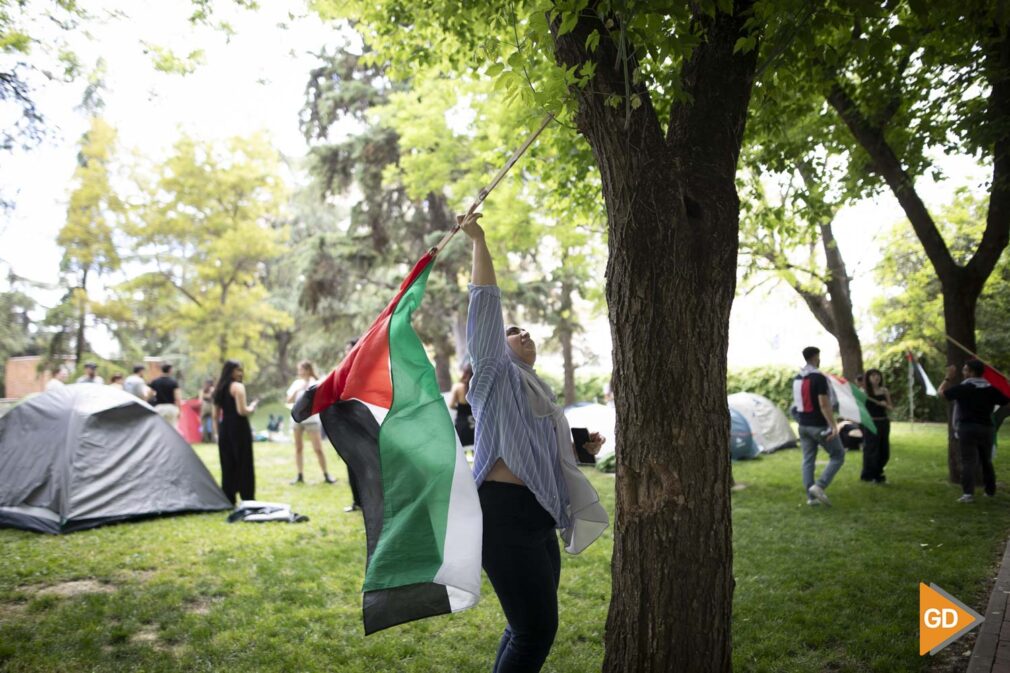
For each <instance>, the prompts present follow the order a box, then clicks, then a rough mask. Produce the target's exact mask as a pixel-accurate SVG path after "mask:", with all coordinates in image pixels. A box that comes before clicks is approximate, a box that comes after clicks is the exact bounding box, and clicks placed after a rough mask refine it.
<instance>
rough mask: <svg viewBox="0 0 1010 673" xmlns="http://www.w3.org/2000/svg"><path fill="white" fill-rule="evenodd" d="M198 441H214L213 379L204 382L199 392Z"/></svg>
mask: <svg viewBox="0 0 1010 673" xmlns="http://www.w3.org/2000/svg"><path fill="white" fill-rule="evenodd" d="M200 439H201V440H203V441H204V442H208V443H209V442H213V441H214V379H207V380H206V381H204V382H203V389H202V390H200Z"/></svg>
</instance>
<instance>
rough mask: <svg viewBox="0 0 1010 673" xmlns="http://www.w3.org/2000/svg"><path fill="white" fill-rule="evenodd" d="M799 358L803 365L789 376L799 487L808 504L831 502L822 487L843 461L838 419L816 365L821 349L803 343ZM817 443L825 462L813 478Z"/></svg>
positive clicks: (836, 472)
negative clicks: (799, 463) (800, 478)
mask: <svg viewBox="0 0 1010 673" xmlns="http://www.w3.org/2000/svg"><path fill="white" fill-rule="evenodd" d="M803 359H804V360H805V361H806V365H804V367H803V369H801V370H800V372H799V374H797V375H796V378H794V379H793V407H794V408H795V409H796V418H797V421H798V422H799V430H800V431H799V435H800V447H801V448H802V450H803V467H802V474H803V488H804V490H805V491H806V494H807V504H808V505H816V504H817V503H822V504H825V505H831V501H830V500H829V499H828V495H827V493H825V489H827V488H828V485H829V484H831V480H832V479H834V478H835V475H836V474H838V470H840V469H842V464H843V463H845V448H844V447H843V446H842V441H841V439H839V437H838V423H837V422H835V413H834V411H833V410H832V408H831V407H832V401H833V400H832V399H831V397H832V393H831V386H830V384H828V379H827V378H826V377H825V376H824V374H822V373H821V372H820V370H819V369H817V368H818V367H820V366H821V349H820V348H817V347H816V346H807V347H806V348H804V349H803ZM818 445H820V446H822V447H824V450H825V451H827V452H828V466H827V467H826V468H824V471H823V472H822V473H821V478H820V479H818V480H816V481H814V472H815V468H816V466H817V447H818Z"/></svg>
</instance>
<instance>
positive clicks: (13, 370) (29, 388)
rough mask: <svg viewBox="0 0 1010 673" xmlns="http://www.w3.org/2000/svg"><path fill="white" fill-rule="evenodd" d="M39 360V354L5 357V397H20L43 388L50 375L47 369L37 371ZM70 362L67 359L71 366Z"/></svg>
mask: <svg viewBox="0 0 1010 673" xmlns="http://www.w3.org/2000/svg"><path fill="white" fill-rule="evenodd" d="M40 362H42V356H40V355H24V356H21V357H16V358H7V366H6V368H5V369H4V386H5V388H6V394H7V397H13V398H15V399H21V398H22V397H24V396H25V395H30V394H32V393H41V392H42V391H43V390H45V387H46V382H47V381H48V380H49V379H50V378H52V377H51V376H50V375H49V372H48V371H47V370H43V371H39V363H40ZM72 362H73V361H72V360H71V361H69V362H68V363H67V364H68V366H72V365H71V363H72Z"/></svg>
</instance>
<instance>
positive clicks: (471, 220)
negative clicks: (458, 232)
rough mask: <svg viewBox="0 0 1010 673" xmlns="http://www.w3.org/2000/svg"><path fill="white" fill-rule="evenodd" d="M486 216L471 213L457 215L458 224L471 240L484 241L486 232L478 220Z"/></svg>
mask: <svg viewBox="0 0 1010 673" xmlns="http://www.w3.org/2000/svg"><path fill="white" fill-rule="evenodd" d="M483 216H484V213H470V214H469V215H465V216H464V215H457V216H456V224H457V225H459V228H460V229H462V230H463V233H465V234H466V235H467V236H469V237H470V239H471V240H474V241H482V240H484V230H483V229H481V226H480V225H479V224H477V220H479V219H480V218H481V217H483Z"/></svg>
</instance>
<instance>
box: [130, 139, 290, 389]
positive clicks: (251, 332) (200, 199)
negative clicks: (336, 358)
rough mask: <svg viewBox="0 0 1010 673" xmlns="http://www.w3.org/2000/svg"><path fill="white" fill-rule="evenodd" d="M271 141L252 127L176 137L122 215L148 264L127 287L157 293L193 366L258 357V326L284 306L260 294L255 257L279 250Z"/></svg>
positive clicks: (211, 369)
mask: <svg viewBox="0 0 1010 673" xmlns="http://www.w3.org/2000/svg"><path fill="white" fill-rule="evenodd" d="M278 161H279V158H278V155H277V152H276V150H275V149H274V148H273V147H272V146H271V145H270V143H269V142H268V141H267V140H266V139H265V138H264V137H262V136H259V135H255V136H251V137H249V138H232V139H230V140H229V141H227V142H226V143H210V142H199V141H197V140H194V139H192V138H188V137H183V138H181V139H180V140H179V141H178V142H177V143H176V144H175V147H174V151H173V154H172V155H171V156H170V157H169V158H168V159H166V160H165V162H164V163H162V164H161V165H160V166H158V167H157V169H156V173H155V178H154V180H153V182H151V184H150V185H148V186H147V188H146V190H145V192H144V194H145V198H144V201H143V203H141V204H138V207H137V208H136V212H135V215H134V217H133V219H132V221H131V223H130V227H129V232H130V234H131V235H132V236H133V238H134V240H135V242H136V245H137V247H138V251H139V252H140V254H141V255H142V256H143V258H144V259H145V260H146V261H147V262H148V263H149V264H151V265H152V266H153V267H154V269H155V270H153V271H149V272H147V273H145V274H143V275H142V276H138V278H136V279H135V280H134V282H133V285H132V287H133V288H135V289H139V288H144V290H147V289H150V290H151V291H153V292H159V293H160V296H167V295H166V293H165V290H166V289H168V288H172V289H174V290H175V292H174V298H175V302H174V304H172V305H171V306H172V311H171V314H170V315H172V316H174V317H173V318H172V320H173V321H174V323H175V328H176V329H177V330H178V331H179V332H180V333H181V335H182V336H183V337H184V341H185V345H186V350H187V352H189V353H190V357H191V358H192V364H193V366H194V367H195V368H196V370H197V372H198V373H199V374H200V375H204V374H214V373H216V371H215V370H216V369H217V368H218V367H219V366H220V363H221V362H222V361H224V360H225V359H228V358H232V359H237V360H240V361H242V362H243V364H244V365H245V368H246V370H247V371H248V372H250V373H254V372H255V371H256V370H257V369H258V367H259V365H260V359H261V358H260V357H258V354H262V353H266V352H268V349H267V348H265V347H264V346H263V344H262V342H263V340H264V338H265V336H264V334H265V333H266V332H269V331H270V330H271V329H273V328H275V327H278V326H283V325H286V324H288V323H289V322H290V316H289V315H287V314H286V313H284V312H282V311H280V310H278V309H276V308H274V307H273V306H271V305H270V304H269V302H268V301H267V290H266V288H265V287H264V285H263V281H264V274H265V271H266V268H265V264H266V263H267V262H268V261H269V260H271V259H273V258H275V257H277V256H278V255H280V253H281V242H282V241H283V240H284V237H285V232H284V231H283V229H282V228H279V227H277V226H276V225H278V223H279V222H280V220H281V207H282V204H283V201H284V195H285V188H284V185H283V182H282V181H281V178H280V176H279V166H278Z"/></svg>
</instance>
